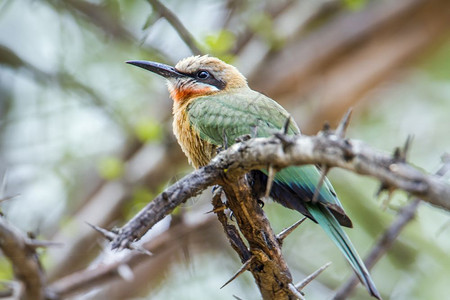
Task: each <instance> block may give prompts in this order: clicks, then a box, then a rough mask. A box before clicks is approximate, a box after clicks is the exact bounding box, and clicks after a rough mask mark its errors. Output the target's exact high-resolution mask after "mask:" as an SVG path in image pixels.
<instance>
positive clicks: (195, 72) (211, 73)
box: [127, 55, 247, 102]
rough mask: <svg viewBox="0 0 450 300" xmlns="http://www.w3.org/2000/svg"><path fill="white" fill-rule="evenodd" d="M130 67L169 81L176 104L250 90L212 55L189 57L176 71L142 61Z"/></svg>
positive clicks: (229, 66)
mask: <svg viewBox="0 0 450 300" xmlns="http://www.w3.org/2000/svg"><path fill="white" fill-rule="evenodd" d="M127 63H129V64H132V65H135V66H138V67H141V68H144V69H146V70H149V71H152V72H154V73H156V74H158V75H161V76H163V77H165V78H166V79H167V81H168V88H169V92H170V96H171V97H172V99H173V100H174V101H176V102H184V101H186V100H188V99H190V98H192V97H199V96H205V95H211V94H216V93H221V92H224V91H229V90H231V89H236V88H243V87H247V80H246V79H245V77H244V76H243V75H242V74H241V73H240V72H239V71H238V70H237V69H236V68H235V67H233V66H232V65H229V64H227V63H225V62H223V61H221V60H220V59H218V58H215V57H211V56H208V55H203V56H191V57H187V58H185V59H182V60H180V61H179V62H178V63H177V64H176V65H175V67H171V66H168V65H164V64H160V63H156V62H151V61H142V60H134V61H128V62H127Z"/></svg>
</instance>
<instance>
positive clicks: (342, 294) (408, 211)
mask: <svg viewBox="0 0 450 300" xmlns="http://www.w3.org/2000/svg"><path fill="white" fill-rule="evenodd" d="M409 144H410V138H408V140H407V142H406V143H405V147H404V150H406V151H405V153H406V152H407V149H408V147H409ZM445 157H446V156H443V158H442V161H443V162H444V165H443V166H442V167H441V168H440V169H439V170H438V171H437V172H436V175H437V176H440V177H441V176H444V175H445V173H446V172H447V171H448V170H449V168H450V162H449V161H448V160H446V159H445ZM421 201H422V200H421V199H419V198H415V199H414V200H413V201H411V203H409V204H408V205H406V206H405V207H403V208H402V209H401V210H400V212H399V213H398V216H397V218H396V219H395V221H394V222H393V223H392V224H391V226H390V227H389V228H388V229H387V230H386V231H385V232H384V233H383V235H382V236H381V237H380V238H379V239H378V241H377V243H376V244H375V246H374V247H373V248H372V251H371V252H370V254H369V255H368V256H367V258H366V259H365V260H364V263H365V264H366V266H367V268H368V269H369V270H370V269H371V268H372V267H373V266H374V265H375V264H376V263H377V261H378V260H379V259H380V258H381V257H382V256H383V255H384V254H385V253H386V252H387V250H388V249H389V248H390V247H391V246H392V244H393V243H394V242H395V240H396V239H397V237H398V236H399V234H400V232H401V231H402V230H403V229H404V228H405V226H406V225H407V224H408V223H409V222H410V221H411V220H412V219H413V218H414V216H415V215H416V211H417V209H418V207H419V204H420V202H421ZM357 283H358V279H357V278H356V276H352V278H350V279H349V280H348V281H347V282H346V283H344V284H343V285H342V286H341V288H340V289H339V291H338V292H337V293H336V295H335V296H334V298H333V299H334V300H344V299H347V297H348V296H349V295H350V294H351V293H352V292H353V290H354V288H355V286H356V285H357Z"/></svg>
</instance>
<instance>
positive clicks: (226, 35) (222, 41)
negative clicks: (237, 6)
mask: <svg viewBox="0 0 450 300" xmlns="http://www.w3.org/2000/svg"><path fill="white" fill-rule="evenodd" d="M204 42H205V44H206V46H207V48H208V49H207V50H208V51H207V52H209V53H211V54H213V55H215V56H220V55H223V54H225V53H227V52H229V51H230V50H231V48H232V47H233V46H234V44H235V42H236V36H235V35H234V34H233V33H232V32H231V31H229V30H221V31H219V32H218V33H216V34H209V35H207V36H206V37H205V40H204Z"/></svg>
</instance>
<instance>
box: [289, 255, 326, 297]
mask: <svg viewBox="0 0 450 300" xmlns="http://www.w3.org/2000/svg"><path fill="white" fill-rule="evenodd" d="M330 265H331V261H330V262H327V263H326V264H324V265H323V266H322V267H320V268H319V269H318V270H316V271H315V272H314V273H312V274H311V275H309V276H308V277H306V278H305V279H303V281H301V282H299V283H297V284H296V285H295V287H296V288H297V289H298V290H300V291H301V290H302V289H304V288H305V286H307V285H308V284H309V283H310V282H311V281H313V280H314V279H315V278H316V277H317V276H319V275H320V274H321V273H322V272H323V271H325V270H326V269H327V268H328V267H329V266H330Z"/></svg>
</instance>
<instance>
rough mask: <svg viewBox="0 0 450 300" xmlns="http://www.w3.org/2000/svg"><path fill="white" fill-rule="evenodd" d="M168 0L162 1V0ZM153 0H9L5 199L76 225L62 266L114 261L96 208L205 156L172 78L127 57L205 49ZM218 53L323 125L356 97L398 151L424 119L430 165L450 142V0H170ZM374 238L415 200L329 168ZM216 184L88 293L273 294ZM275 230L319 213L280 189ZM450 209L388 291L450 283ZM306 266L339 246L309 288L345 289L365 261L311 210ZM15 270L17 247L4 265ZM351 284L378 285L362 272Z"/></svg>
mask: <svg viewBox="0 0 450 300" xmlns="http://www.w3.org/2000/svg"><path fill="white" fill-rule="evenodd" d="M149 2H153V1H149ZM149 2H147V1H144V0H139V1H114V0H103V1H101V0H98V1H96V0H92V1H87V0H84V1H83V0H66V1H57V0H47V1H44V0H39V1H38V0H35V1H27V0H18V1H17V0H16V1H12V0H1V1H0V178H1V189H0V198H2V199H5V198H10V197H11V199H9V200H7V201H3V202H1V204H0V207H1V211H2V213H3V214H4V215H5V217H6V218H7V219H8V220H9V221H10V222H11V223H12V224H14V225H15V226H17V227H19V228H20V229H21V230H23V231H24V232H33V233H34V234H36V235H37V236H38V237H39V238H41V239H45V240H51V241H57V242H61V243H62V244H63V246H61V247H52V248H49V249H46V250H43V251H40V253H41V261H42V263H43V265H44V268H45V270H46V274H47V276H48V280H49V281H50V282H58V280H60V279H61V278H63V277H64V276H68V275H70V274H72V273H74V272H76V271H79V270H83V269H85V268H90V269H95V268H102V267H104V266H107V265H108V264H111V263H114V262H116V261H120V259H122V258H123V256H124V255H127V253H125V254H124V253H112V252H110V251H109V250H108V244H107V243H105V242H104V241H103V240H102V239H101V238H100V237H99V235H98V234H97V233H96V232H94V230H92V229H91V228H90V227H89V226H88V225H87V224H86V222H88V223H91V224H95V225H98V226H102V227H106V228H112V227H113V226H121V225H122V224H124V223H125V222H126V221H127V220H129V219H130V218H131V217H132V216H133V215H134V214H135V213H136V212H138V211H139V209H141V208H142V207H143V206H144V205H145V204H146V203H148V202H149V201H151V200H152V199H153V197H154V196H155V195H157V194H158V193H159V192H161V191H162V190H163V189H164V188H165V187H167V186H168V185H170V184H172V183H174V182H176V180H177V179H179V178H181V177H182V176H183V175H185V174H187V173H189V172H191V171H192V167H190V166H189V165H188V164H187V159H186V158H185V157H184V155H183V154H182V153H181V151H180V149H179V146H178V145H177V143H176V141H175V139H174V136H173V134H172V129H171V100H170V99H169V96H168V92H167V90H166V85H165V82H164V80H163V79H161V78H159V77H158V76H154V75H152V74H150V73H148V72H145V71H142V70H139V69H137V68H134V67H132V66H129V65H126V64H125V63H124V61H126V60H131V59H142V60H153V61H159V62H162V63H167V64H175V63H176V62H177V61H178V60H179V59H181V58H184V57H186V56H190V55H192V50H191V49H190V48H189V47H188V46H186V44H185V42H184V41H183V40H182V39H181V38H180V35H179V34H178V33H177V31H176V30H174V28H173V27H172V26H171V24H169V22H167V20H166V19H165V18H164V17H163V16H162V15H161V13H160V12H158V11H157V10H155V9H153V8H152V5H151V4H150V3H149ZM163 3H164V5H166V6H167V7H168V8H169V9H170V10H172V11H173V13H174V14H175V15H176V16H177V17H178V18H179V19H180V21H181V22H182V24H184V26H185V27H186V28H187V29H188V31H189V32H190V33H191V34H192V36H193V37H194V39H195V41H196V46H197V47H198V48H199V49H200V51H201V52H203V53H209V54H211V55H214V56H218V57H220V58H222V59H224V60H226V61H227V62H230V63H232V64H234V65H235V66H237V67H238V68H239V69H240V70H241V71H242V73H244V75H246V76H247V78H248V80H249V84H250V86H251V87H252V88H253V89H255V90H258V91H260V92H263V93H265V94H266V95H268V96H270V97H271V98H273V99H276V100H277V101H278V102H280V103H281V104H282V105H283V106H284V107H285V108H286V109H287V110H288V111H289V112H291V113H292V115H293V117H294V119H295V120H296V122H297V123H298V124H299V125H300V127H301V128H302V129H303V132H304V133H305V134H315V133H317V131H318V130H320V129H321V127H322V126H323V124H324V122H325V121H328V122H329V123H330V124H331V125H332V126H334V125H336V124H337V122H338V121H339V119H340V118H341V117H342V116H343V115H344V114H345V112H346V111H347V109H348V108H349V107H350V106H352V107H353V108H354V113H353V117H352V120H351V123H350V128H349V133H348V136H349V137H350V138H353V139H360V140H363V141H365V142H366V143H367V144H369V145H371V146H373V147H374V148H376V149H380V150H382V151H385V152H389V153H390V152H393V150H394V148H395V147H397V146H401V145H403V144H404V141H405V140H406V138H407V136H408V135H412V136H413V144H412V148H411V152H410V154H409V161H410V162H411V163H412V164H414V165H415V166H417V167H418V168H419V169H422V170H424V171H426V172H429V173H433V172H435V171H436V170H437V169H438V167H439V166H440V157H441V155H442V154H443V153H444V152H446V151H447V152H448V151H449V150H450V139H449V138H448V136H449V133H450V26H449V24H450V23H449V20H450V2H449V1H448V0H428V1H425V0H403V1H392V0H391V1H388V0H377V1H375V0H374V1H370V0H283V1H256V0H254V1H238V0H213V1H207V0H191V1H183V0H167V1H163ZM329 177H330V179H331V181H332V182H333V184H334V186H335V189H336V191H337V193H338V195H340V199H341V201H342V203H343V205H344V207H345V208H346V211H347V214H348V215H349V216H350V217H351V218H352V220H353V223H354V227H355V228H354V229H352V230H347V233H348V234H349V235H350V237H351V239H352V241H353V243H354V244H355V246H356V248H357V249H358V251H359V253H360V254H361V256H363V257H364V256H365V255H366V254H367V253H368V252H369V251H370V249H371V248H372V246H373V245H374V243H375V241H376V239H377V237H379V235H380V234H382V233H383V232H384V231H385V230H386V228H388V227H389V225H390V224H391V222H392V221H393V220H394V219H395V217H396V215H397V212H398V210H399V209H400V208H401V207H403V206H404V205H405V204H406V203H407V202H408V198H407V195H406V194H404V193H402V192H395V193H394V195H393V198H392V199H391V201H390V202H386V201H385V199H386V198H387V195H386V194H382V195H381V196H380V197H377V196H375V194H376V191H377V190H378V187H379V182H377V181H376V180H373V179H371V178H366V177H361V176H357V175H354V174H351V173H349V172H346V171H343V170H332V171H331V173H330V175H329ZM210 200H211V192H210V191H205V192H204V193H203V195H202V196H199V197H197V198H195V199H192V200H190V201H188V202H187V203H186V204H184V205H183V206H182V207H180V208H179V209H177V210H176V211H175V213H174V215H173V216H170V217H167V218H166V219H164V220H163V221H162V222H161V223H160V224H158V226H156V227H155V228H154V229H152V231H151V232H150V233H149V234H148V235H147V237H146V240H149V241H150V242H149V243H152V244H151V245H152V249H154V251H153V252H154V253H155V256H153V257H151V258H143V257H140V259H139V260H136V261H135V264H134V265H132V266H133V272H134V275H133V274H132V273H130V272H129V271H130V270H129V269H127V268H124V269H123V270H122V271H121V272H119V273H121V276H122V279H115V280H108V281H105V282H104V283H103V284H97V285H96V286H95V287H92V288H91V289H90V290H89V291H88V292H83V293H81V294H77V295H71V297H73V298H74V299H137V298H139V299H210V298H214V299H233V295H236V296H238V297H239V298H241V299H259V298H260V295H259V291H258V290H257V288H256V285H255V284H254V282H253V278H252V277H251V274H250V273H248V272H247V273H248V274H247V273H245V274H243V275H242V276H240V277H239V278H238V279H237V280H235V281H233V282H232V283H231V284H229V285H228V286H226V287H225V288H223V289H219V288H220V287H221V286H222V284H223V283H225V282H226V281H227V280H228V279H229V278H230V277H231V276H232V274H234V272H235V271H236V270H238V269H239V267H240V265H241V264H240V261H239V259H238V256H237V255H236V254H235V253H234V252H233V251H232V249H231V247H230V246H229V245H228V243H227V241H226V239H225V235H224V234H223V231H222V228H221V227H220V225H219V223H218V222H217V220H216V219H215V216H214V215H211V214H205V213H206V212H207V211H209V210H211V207H212V206H211V204H210ZM264 209H265V212H266V213H267V215H268V218H269V220H270V221H271V223H272V226H273V228H274V230H275V232H279V231H281V230H282V229H283V228H284V227H287V226H289V225H291V224H293V223H294V222H296V221H297V220H298V219H299V218H300V217H301V216H300V215H299V214H298V213H296V212H293V211H289V210H287V209H284V208H282V207H280V206H279V205H276V204H271V203H270V204H266V206H265V207H264ZM449 248H450V219H449V214H448V212H446V211H443V210H441V209H437V208H434V207H432V206H430V205H428V204H426V203H422V204H421V205H420V206H419V209H418V212H417V216H416V217H415V219H414V220H412V221H411V222H410V224H408V226H407V227H406V228H405V230H404V231H403V232H402V233H401V235H400V236H399V238H398V239H397V241H396V242H395V243H394V245H393V247H392V248H391V249H390V250H389V252H388V254H387V255H386V256H384V257H383V258H382V259H381V260H380V261H379V263H378V264H377V265H375V267H374V268H373V270H372V271H371V273H372V275H373V278H374V281H375V283H376V284H377V286H378V288H379V290H380V292H381V294H382V296H383V298H384V299H444V298H445V297H446V295H448V294H449V292H450V287H449V285H448V279H449V278H450V256H449V255H448V251H449ZM283 250H284V256H285V258H286V260H287V262H288V264H289V266H290V269H291V271H292V275H293V277H294V281H296V282H297V281H301V280H302V279H303V278H304V277H305V276H306V275H308V274H309V273H311V272H313V271H314V270H316V269H317V268H319V267H320V266H322V265H323V264H325V263H326V262H328V261H331V262H333V264H332V265H331V267H330V268H329V269H327V270H326V271H325V272H324V273H323V274H322V275H321V276H320V277H319V278H318V279H317V280H315V281H314V282H313V283H312V284H310V285H309V286H308V287H307V288H306V289H305V290H304V291H305V293H306V296H307V298H308V299H327V298H331V297H332V296H333V295H334V293H335V291H336V290H337V289H338V288H339V286H340V285H341V284H343V283H344V282H345V281H346V280H347V279H348V278H350V275H351V274H352V271H351V269H350V267H349V266H348V265H347V263H346V262H345V261H344V259H343V257H342V256H341V254H340V253H339V251H338V250H337V249H336V248H335V247H334V246H333V245H332V243H331V242H330V241H329V240H328V238H327V237H326V236H325V234H323V232H322V231H321V230H320V228H318V226H315V224H313V223H312V222H310V221H307V222H305V223H304V224H303V225H302V226H301V227H300V228H299V229H297V230H296V231H295V232H294V233H293V234H292V235H291V236H290V237H289V238H288V239H287V241H286V242H285V244H284V247H283ZM11 278H12V270H11V266H10V265H9V263H8V261H7V260H6V259H5V258H4V257H0V279H2V280H10V279H11ZM351 299H369V297H368V295H367V293H366V292H365V290H364V289H363V288H362V287H361V286H359V287H358V288H357V290H356V291H355V293H354V294H353V295H352V297H351Z"/></svg>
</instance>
